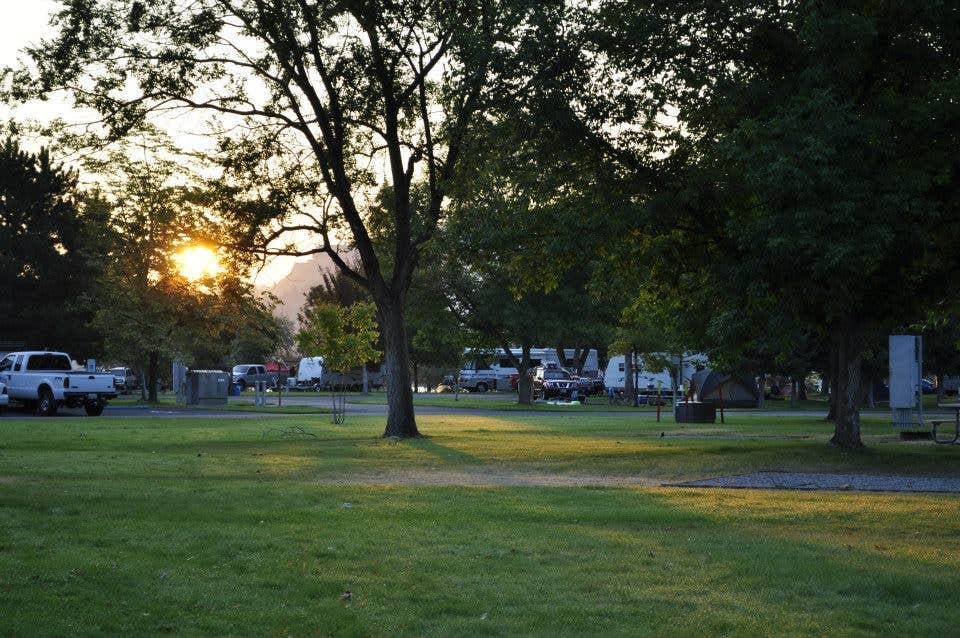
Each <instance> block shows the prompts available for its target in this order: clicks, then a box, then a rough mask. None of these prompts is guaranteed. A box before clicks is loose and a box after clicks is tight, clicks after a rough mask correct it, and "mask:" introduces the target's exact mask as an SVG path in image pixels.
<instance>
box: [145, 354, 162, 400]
mask: <svg viewBox="0 0 960 638" xmlns="http://www.w3.org/2000/svg"><path fill="white" fill-rule="evenodd" d="M159 374H160V353H159V352H157V351H156V350H153V351H152V352H151V353H150V361H149V362H148V364H147V377H148V383H149V384H150V385H149V387H148V388H147V401H149V402H150V403H156V402H157V401H158V397H157V377H158V376H159Z"/></svg>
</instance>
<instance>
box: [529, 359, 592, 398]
mask: <svg viewBox="0 0 960 638" xmlns="http://www.w3.org/2000/svg"><path fill="white" fill-rule="evenodd" d="M533 396H534V398H541V399H580V400H581V401H583V400H584V399H585V398H586V395H585V394H583V393H582V392H581V391H580V382H579V380H578V379H576V378H574V376H573V375H572V374H570V372H568V371H567V370H564V369H563V368H544V367H542V366H541V367H538V368H537V369H536V370H535V371H534V373H533Z"/></svg>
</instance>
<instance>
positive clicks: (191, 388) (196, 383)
mask: <svg viewBox="0 0 960 638" xmlns="http://www.w3.org/2000/svg"><path fill="white" fill-rule="evenodd" d="M229 388H230V373H229V372H223V371H222V370H191V371H190V372H188V373H187V393H186V394H187V405H226V404H227V393H228V392H229Z"/></svg>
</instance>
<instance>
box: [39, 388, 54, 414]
mask: <svg viewBox="0 0 960 638" xmlns="http://www.w3.org/2000/svg"><path fill="white" fill-rule="evenodd" d="M37 414H39V415H40V416H56V414H57V400H56V399H54V398H53V391H52V390H51V389H50V388H42V389H41V390H40V396H39V398H38V400H37Z"/></svg>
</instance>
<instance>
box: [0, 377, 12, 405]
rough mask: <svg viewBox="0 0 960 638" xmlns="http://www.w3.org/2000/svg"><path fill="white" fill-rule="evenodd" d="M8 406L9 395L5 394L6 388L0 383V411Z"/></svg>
mask: <svg viewBox="0 0 960 638" xmlns="http://www.w3.org/2000/svg"><path fill="white" fill-rule="evenodd" d="M8 405H10V395H9V394H7V386H6V384H4V383H0V410H2V409H3V408H5V407H7V406H8Z"/></svg>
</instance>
